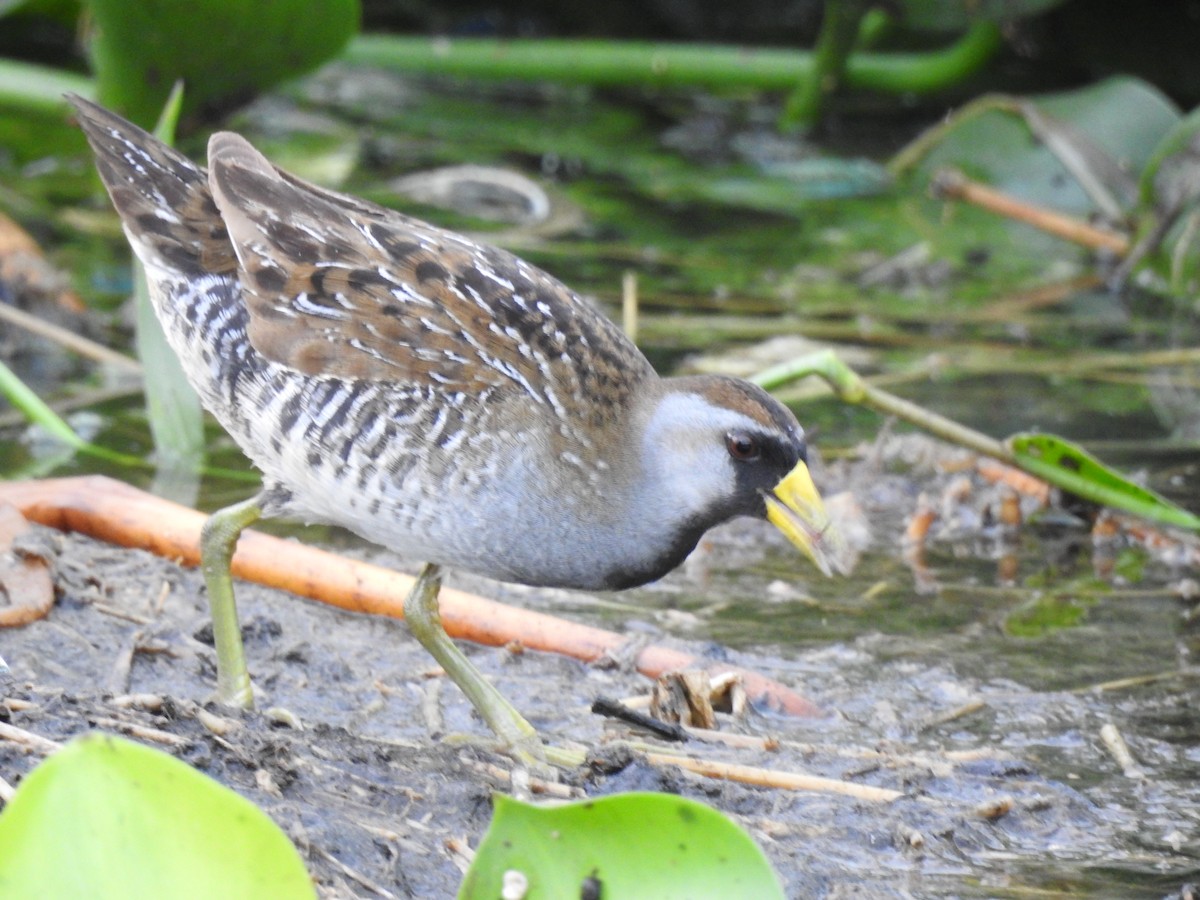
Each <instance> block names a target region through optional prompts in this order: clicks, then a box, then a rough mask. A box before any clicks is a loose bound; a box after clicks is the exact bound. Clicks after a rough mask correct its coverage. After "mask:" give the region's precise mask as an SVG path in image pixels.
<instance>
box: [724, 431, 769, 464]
mask: <svg viewBox="0 0 1200 900" xmlns="http://www.w3.org/2000/svg"><path fill="white" fill-rule="evenodd" d="M725 449H726V450H728V451H729V455H730V456H732V457H733V458H734V459H737V460H741V461H742V462H748V461H750V460H754V459H758V457H759V456H760V455H761V453H762V448H760V447H759V445H758V441H757V440H755V439H754V437H753V436H752V435H749V434H747V433H746V432H744V431H731V432H729V434H727V435H725Z"/></svg>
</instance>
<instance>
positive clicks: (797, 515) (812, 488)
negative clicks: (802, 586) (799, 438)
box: [763, 460, 845, 575]
mask: <svg viewBox="0 0 1200 900" xmlns="http://www.w3.org/2000/svg"><path fill="white" fill-rule="evenodd" d="M763 499H764V500H766V501H767V520H768V521H769V522H770V523H771V524H772V525H774V526H775V527H776V528H778V529H779V530H780V531H782V532H783V533H784V534H785V535H786V536H787V539H788V540H789V541H791V542H792V543H793V544H795V545H796V546H797V547H798V548H799V549H800V552H802V553H803V554H804V555H805V556H807V557H808V558H809V559H811V560H812V561H813V564H814V565H816V567H817V568H818V569H820V570H821V571H822V572H823V573H824V574H826V575H832V574H833V572H834V571H835V570H836V571H838V572H841V571H843V570H844V568H845V566H844V563H843V561H842V553H841V542H840V541H839V540H838V539H837V535H836V532H835V531H834V529H833V526H832V524H831V523H830V521H829V516H828V514H827V513H826V512H825V504H824V503H823V502H822V501H821V495H820V494H818V493H817V487H816V485H814V484H813V480H812V475H810V474H809V472H808V466H807V465H805V464H804V461H803V460H801V461H800V462H798V463H796V467H795V468H794V469H792V471H790V472H789V473H788V474H787V475H786V476H785V477H784V479H783V480H782V481H780V482H779V484H777V485H775V489H774V490H773V491H771V492H770V493H767V492H766V491H764V492H763Z"/></svg>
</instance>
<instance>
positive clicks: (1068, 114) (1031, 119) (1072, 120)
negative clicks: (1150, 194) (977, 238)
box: [894, 77, 1180, 231]
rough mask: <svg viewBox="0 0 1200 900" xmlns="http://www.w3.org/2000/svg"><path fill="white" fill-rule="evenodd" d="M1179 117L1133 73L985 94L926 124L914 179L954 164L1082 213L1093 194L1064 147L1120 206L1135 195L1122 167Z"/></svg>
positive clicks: (1142, 160)
mask: <svg viewBox="0 0 1200 900" xmlns="http://www.w3.org/2000/svg"><path fill="white" fill-rule="evenodd" d="M1179 118H1180V116H1179V112H1178V110H1177V109H1176V108H1175V106H1174V104H1172V103H1171V101H1170V100H1169V99H1168V98H1167V97H1165V96H1164V95H1163V94H1162V92H1161V91H1159V90H1158V89H1157V88H1155V87H1154V86H1153V85H1151V84H1149V83H1147V82H1144V81H1140V80H1139V79H1136V78H1126V77H1114V78H1109V79H1106V80H1105V81H1101V82H1098V83H1096V84H1092V85H1088V86H1087V87H1084V88H1079V89H1078V90H1073V91H1064V92H1061V93H1055V94H1043V95H1039V96H1035V97H1027V98H1019V97H1005V96H986V97H983V98H980V99H979V100H977V101H975V102H973V103H971V104H969V105H968V106H967V107H964V108H963V109H962V110H960V111H959V112H957V113H955V114H954V116H953V117H952V118H951V120H950V121H949V122H948V123H947V125H945V126H944V127H939V128H938V129H932V130H931V132H930V135H934V136H935V145H934V146H933V147H932V149H930V150H929V152H928V153H927V155H925V156H924V157H923V158H922V159H921V161H920V165H919V167H918V168H917V175H918V180H919V182H922V183H923V182H925V181H928V179H929V178H930V177H932V175H933V173H935V172H936V171H938V170H939V169H942V168H945V167H951V168H959V169H962V170H963V171H965V172H966V173H967V174H968V175H970V176H971V177H973V178H978V179H981V180H983V181H986V182H987V183H988V184H990V185H992V186H993V187H996V188H999V189H1000V190H1003V191H1005V192H1006V193H1009V194H1012V195H1013V196H1015V197H1019V198H1021V199H1023V200H1028V201H1030V202H1032V203H1040V204H1042V205H1045V206H1049V207H1053V208H1054V209H1057V210H1061V211H1063V212H1069V213H1077V214H1088V213H1090V212H1092V211H1093V210H1094V209H1095V200H1094V198H1093V196H1092V195H1090V194H1089V193H1088V191H1087V190H1085V188H1084V186H1082V185H1081V184H1080V181H1079V179H1078V177H1077V174H1075V175H1073V174H1072V173H1071V172H1069V171H1068V170H1067V169H1066V168H1065V167H1064V154H1066V155H1067V156H1068V157H1071V158H1073V159H1072V161H1073V162H1074V163H1075V166H1076V172H1077V173H1078V172H1079V171H1086V172H1087V173H1088V174H1089V175H1090V177H1092V178H1094V179H1095V180H1097V181H1098V182H1100V183H1101V184H1102V185H1103V186H1104V187H1105V188H1107V189H1108V190H1109V191H1110V192H1111V193H1112V194H1113V195H1114V196H1115V197H1116V198H1117V199H1118V201H1120V202H1121V203H1122V204H1123V205H1126V206H1128V205H1130V204H1132V202H1133V201H1135V200H1136V196H1135V195H1136V184H1134V183H1133V179H1131V178H1130V176H1129V172H1135V173H1136V172H1140V171H1141V169H1142V167H1143V166H1145V165H1146V164H1147V162H1149V160H1150V159H1151V157H1152V155H1153V154H1154V152H1155V148H1156V147H1157V146H1158V145H1159V142H1160V141H1161V140H1162V138H1163V136H1164V135H1166V134H1167V133H1168V132H1169V131H1170V130H1171V129H1172V128H1173V127H1174V126H1175V125H1176V123H1178V122H1179ZM1035 132H1036V133H1035ZM928 138H929V135H927V136H924V137H923V138H921V139H919V140H918V141H917V142H914V145H913V146H914V147H916V146H921V145H922V144H924V143H925V142H926V141H927V140H928ZM910 149H911V148H910ZM1056 150H1057V153H1056V152H1055V151H1056ZM909 152H910V151H909V150H905V151H904V152H903V153H902V154H901V157H904V156H907V155H909ZM898 159H899V157H898ZM894 171H895V169H894ZM1064 176H1066V177H1064ZM1022 231H1024V229H1023V230H1022Z"/></svg>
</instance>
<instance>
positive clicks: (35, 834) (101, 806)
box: [0, 734, 316, 900]
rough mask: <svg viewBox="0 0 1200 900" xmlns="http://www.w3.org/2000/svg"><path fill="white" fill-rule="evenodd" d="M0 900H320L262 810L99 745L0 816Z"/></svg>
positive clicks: (68, 756) (81, 744)
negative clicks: (51, 899)
mask: <svg viewBox="0 0 1200 900" xmlns="http://www.w3.org/2000/svg"><path fill="white" fill-rule="evenodd" d="M0 896H4V897H54V898H56V900H72V898H80V900H83V898H87V900H106V898H111V900H129V898H143V897H146V898H149V897H172V898H192V897H194V898H197V900H200V898H211V897H220V898H222V900H236V898H247V900H251V898H255V900H257V898H262V897H271V898H281V900H290V898H306V900H311V898H315V897H316V893H315V891H314V890H313V887H312V884H311V882H310V880H309V877H308V873H307V872H305V870H304V864H303V863H302V862H301V861H300V857H299V855H298V854H297V853H296V850H295V848H294V847H292V845H291V842H290V841H289V840H288V839H287V836H286V835H285V834H284V833H283V832H282V831H280V830H279V828H278V826H276V825H275V823H273V822H272V821H271V820H270V819H269V818H268V817H267V816H266V815H265V814H264V813H263V812H262V811H261V810H259V809H258V808H257V807H255V806H254V804H252V803H251V802H250V801H248V800H246V799H244V798H243V797H240V796H238V795H237V794H235V793H234V792H233V791H231V790H229V788H226V787H223V786H221V785H219V784H217V783H216V782H215V781H213V780H212V779H210V778H207V777H205V776H204V775H201V774H200V773H199V772H197V771H196V770H194V769H192V768H191V767H190V766H187V765H185V764H184V763H182V762H179V761H178V760H176V759H173V758H172V757H170V756H168V755H166V754H165V753H162V752H161V751H158V750H154V749H151V748H150V747H146V746H144V745H142V744H135V743H133V742H132V741H128V740H125V739H123V738H118V737H114V736H112V735H104V734H91V735H87V736H85V737H82V738H79V739H77V740H75V741H72V742H71V743H70V744H68V745H67V746H66V747H65V748H63V749H62V750H61V751H59V752H58V753H55V754H54V755H53V756H51V757H50V758H49V759H47V760H46V761H45V762H43V763H42V764H41V765H39V766H38V767H37V768H36V769H34V770H33V771H32V772H30V773H29V775H28V776H26V778H25V780H24V781H22V782H21V785H20V787H19V788H18V789H17V792H16V794H15V795H14V796H13V798H12V800H11V801H10V802H9V804H8V806H7V807H6V808H5V810H4V813H3V814H2V815H0Z"/></svg>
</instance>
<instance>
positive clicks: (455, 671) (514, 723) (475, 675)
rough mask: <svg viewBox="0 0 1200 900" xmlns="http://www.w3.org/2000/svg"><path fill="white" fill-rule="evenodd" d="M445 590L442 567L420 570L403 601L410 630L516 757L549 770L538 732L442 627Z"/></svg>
mask: <svg viewBox="0 0 1200 900" xmlns="http://www.w3.org/2000/svg"><path fill="white" fill-rule="evenodd" d="M441 589H442V570H441V568H440V567H438V566H436V565H433V564H430V565H427V566H425V568H423V569H422V570H421V574H420V576H419V577H418V578H417V583H416V584H414V585H413V588H412V591H410V592H409V595H408V597H407V598H406V599H405V601H404V618H405V621H407V622H408V630H409V631H411V632H412V633H413V636H414V637H415V638H416V639H417V640H418V641H420V642H421V646H422V647H424V648H425V649H426V650H428V651H429V653H430V655H431V656H433V658H434V659H436V660H437V661H438V663H439V664H440V665H441V667H442V668H443V669H445V670H446V674H447V675H449V676H450V679H451V680H452V681H453V682H454V683H455V684H457V685H458V686H459V687H460V688H461V689H462V692H463V693H464V694H466V695H467V699H468V700H470V701H471V704H472V705H473V706H474V707H475V709H476V711H477V712H478V713H479V715H481V716H482V717H483V720H484V722H486V723H487V724H488V727H489V728H491V729H492V731H494V732H495V733H496V736H497V737H498V738H500V740H501V741H502V742H503V743H504V745H505V747H506V748H507V749H508V750H509V752H510V753H512V755H513V756H514V757H516V759H517V760H518V761H519V762H521V763H523V764H525V765H527V766H529V767H530V768H532V769H535V770H537V771H539V772H541V771H544V770H546V768H547V767H546V762H545V759H546V754H545V750H544V748H543V747H542V742H541V740H540V739H539V738H538V735H537V731H535V730H534V727H533V726H532V725H530V724H529V723H528V722H527V721H526V720H525V718H524V716H522V715H521V714H520V713H519V712H517V709H516V707H514V706H513V705H512V704H511V703H509V702H508V700H506V699H505V698H504V695H503V694H501V693H500V692H499V691H498V690H496V688H495V687H494V686H493V685H492V684H491V682H489V681H487V680H486V679H485V678H484V677H483V674H482V673H481V672H480V671H479V670H478V669H476V668H475V666H473V665H471V662H470V660H468V659H467V658H466V656H464V655H463V652H462V651H461V650H459V649H458V647H456V646H455V645H454V643H453V642H452V641H451V640H450V636H449V635H448V634H446V630H445V629H444V628H442V617H441V614H440V613H439V612H438V592H439V591H441Z"/></svg>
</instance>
